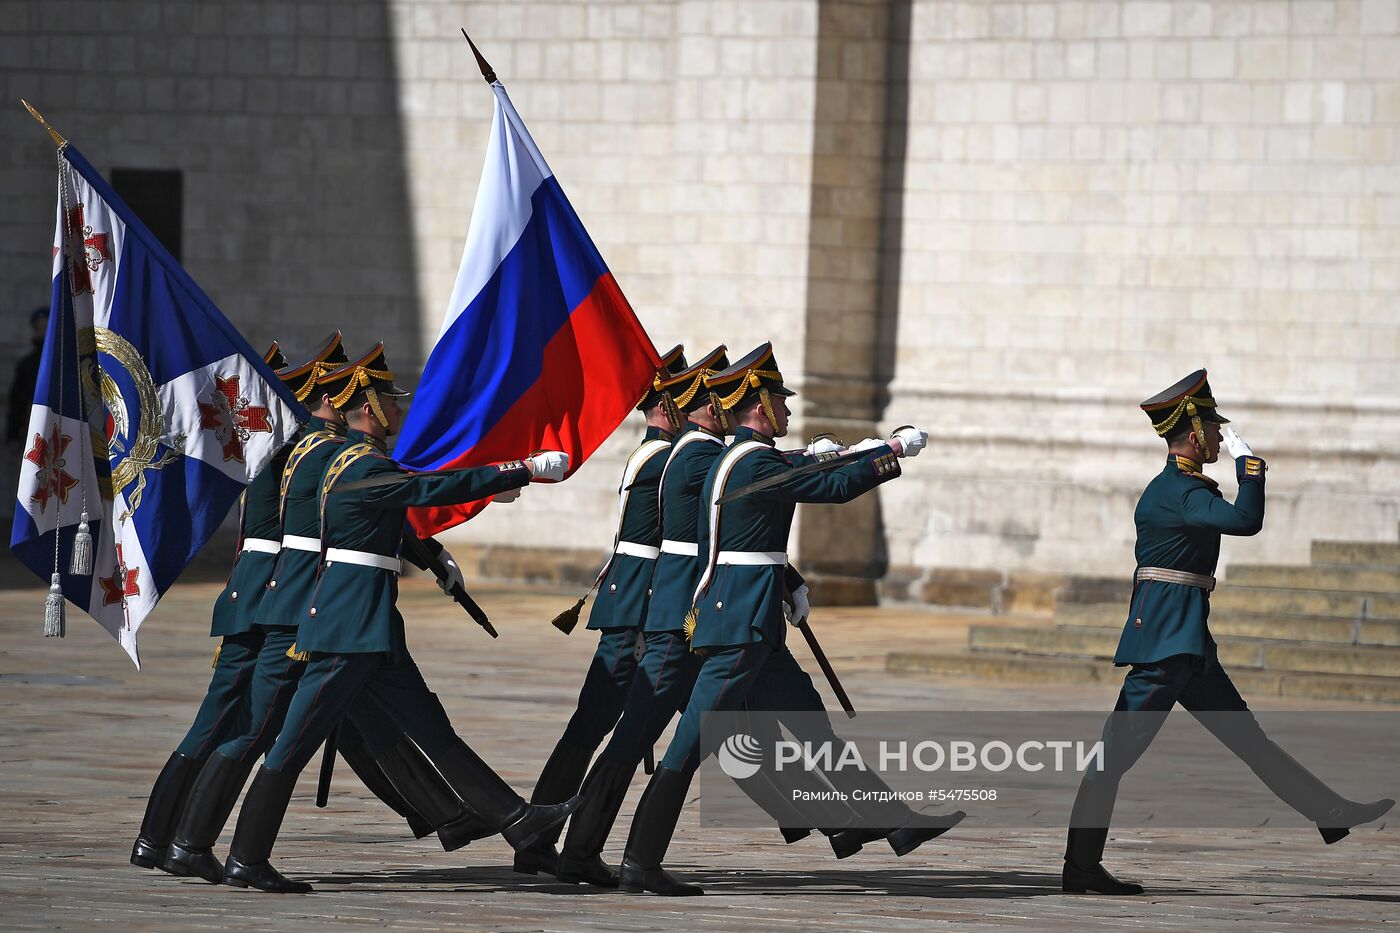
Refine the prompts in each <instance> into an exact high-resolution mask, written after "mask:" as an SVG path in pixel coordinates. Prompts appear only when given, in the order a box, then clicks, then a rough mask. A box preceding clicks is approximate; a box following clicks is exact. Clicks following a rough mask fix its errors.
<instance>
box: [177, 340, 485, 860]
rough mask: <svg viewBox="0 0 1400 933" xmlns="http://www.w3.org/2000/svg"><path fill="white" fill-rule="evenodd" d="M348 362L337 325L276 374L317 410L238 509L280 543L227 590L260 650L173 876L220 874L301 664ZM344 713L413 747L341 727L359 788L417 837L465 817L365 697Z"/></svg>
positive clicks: (182, 837) (205, 776) (184, 830)
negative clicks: (320, 491)
mask: <svg viewBox="0 0 1400 933" xmlns="http://www.w3.org/2000/svg"><path fill="white" fill-rule="evenodd" d="M346 362H347V358H346V355H345V351H344V349H343V348H342V345H341V335H340V333H339V332H338V331H337V332H336V333H334V334H332V335H331V336H330V337H329V338H328V339H327V340H326V341H325V342H324V345H323V347H322V349H321V350H320V351H319V352H318V353H316V355H315V356H313V357H312V358H311V359H310V360H308V361H307V362H306V363H304V364H303V365H301V366H298V367H295V368H293V369H287V370H283V371H282V372H281V373H279V375H280V377H281V378H282V381H283V382H284V383H286V384H287V386H288V388H290V389H291V390H292V393H293V395H294V396H295V397H296V399H297V401H299V402H302V403H303V404H309V405H315V408H314V410H313V411H312V413H311V417H310V418H309V419H308V421H307V423H306V425H305V426H304V428H303V430H302V432H301V434H300V435H299V438H298V440H297V441H296V442H295V444H294V445H293V446H292V447H291V452H290V454H289V455H288V456H286V457H285V458H279V461H278V463H277V464H276V465H275V466H278V467H280V469H275V470H274V471H273V472H272V473H268V474H265V475H267V476H268V477H269V478H270V479H272V480H275V481H276V482H275V488H276V493H275V494H271V495H269V491H270V490H271V489H272V488H274V483H271V482H267V481H262V478H261V477H259V481H261V482H262V485H260V486H259V485H257V482H258V481H255V488H254V489H253V491H254V493H255V495H254V496H250V498H249V508H248V509H247V510H245V515H254V516H256V519H255V521H254V522H253V523H251V524H250V525H249V527H250V528H252V529H254V530H255V531H258V532H259V533H261V534H263V536H264V537H263V538H262V539H260V541H264V542H268V541H270V542H273V543H276V544H278V546H279V548H280V552H274V551H272V549H271V548H270V547H269V546H267V545H266V544H263V545H262V550H260V551H256V552H255V553H263V554H271V556H272V562H271V565H270V566H269V565H268V564H267V563H266V562H264V563H263V564H261V565H260V566H259V567H258V568H257V572H256V574H254V573H252V572H248V573H242V574H237V576H238V578H239V586H241V587H242V589H241V591H238V590H234V591H233V592H232V593H231V595H230V601H231V602H237V603H238V604H239V605H240V607H241V608H242V609H243V611H244V612H245V614H246V616H247V617H248V620H247V622H246V624H247V625H248V627H249V628H250V629H253V630H257V631H258V632H260V633H261V637H262V650H261V651H260V652H259V654H258V657H257V659H256V666H255V668H254V670H253V671H252V674H251V675H250V678H251V683H252V686H251V689H250V690H249V692H248V701H247V702H248V715H247V716H245V717H244V718H245V722H244V724H243V726H242V728H239V729H235V730H233V731H232V734H230V735H228V736H227V737H226V738H225V740H224V741H223V743H222V744H221V745H220V746H219V747H218V748H217V749H216V750H215V751H214V752H213V753H212V754H211V755H210V756H209V759H208V761H207V762H206V763H205V765H204V767H203V769H202V770H201V771H200V773H199V777H198V779H197V781H196V782H195V784H194V787H193V789H192V790H191V792H190V794H189V798H188V801H187V803H186V804H185V807H184V813H183V816H182V817H181V818H180V820H179V823H178V830H177V831H176V833H175V838H174V841H173V842H172V843H171V844H170V847H169V849H168V851H167V853H166V855H165V858H164V859H163V860H162V861H161V862H160V867H161V868H162V869H164V870H165V871H168V872H170V873H171V874H174V875H181V876H191V875H192V876H195V877H199V878H203V879H205V880H206V881H209V882H211V883H213V884H218V883H219V882H220V881H222V880H223V865H222V864H221V863H220V862H219V860H218V858H217V857H215V855H214V853H213V846H214V843H215V842H216V841H217V840H218V837H219V833H220V832H221V831H222V830H223V827H224V824H225V823H226V822H227V821H228V817H229V814H230V813H231V812H232V811H233V806H234V804H235V803H236V802H237V800H238V795H239V794H240V793H241V792H242V790H243V785H244V783H245V782H246V781H247V778H248V773H249V772H250V771H251V770H252V768H253V765H254V764H255V763H256V762H257V760H258V758H260V757H262V755H263V754H264V753H265V752H267V750H268V749H270V748H271V747H272V743H273V742H274V741H275V740H276V738H277V733H278V731H279V730H280V728H281V726H282V722H283V719H284V718H285V717H286V714H287V708H288V706H289V705H290V704H291V700H292V695H293V693H294V692H295V690H296V686H297V682H298V681H299V680H300V678H301V674H302V671H303V669H304V668H305V663H304V662H305V658H304V657H302V656H301V655H300V654H299V653H298V652H297V651H296V648H295V641H296V633H297V622H298V615H299V610H300V609H301V608H303V607H304V606H305V605H306V602H307V600H308V599H309V596H310V592H311V588H312V586H313V585H314V583H315V579H316V570H317V564H318V562H319V558H320V553H319V552H320V542H319V541H318V540H317V538H316V537H314V536H315V535H316V534H317V533H318V531H317V525H318V523H319V520H320V509H319V504H318V499H317V496H316V490H317V487H318V484H319V481H320V475H321V473H322V472H323V471H324V468H325V464H326V462H327V461H328V458H329V457H330V456H331V455H333V453H334V451H336V450H338V449H339V448H340V447H341V445H342V444H343V443H344V442H345V425H344V420H343V418H342V417H341V415H340V413H339V412H338V411H337V410H336V408H335V406H334V405H333V404H331V398H332V397H333V396H335V395H337V394H338V393H339V392H340V391H342V390H343V389H344V388H345V386H346V385H348V383H349V379H350V376H349V373H348V371H346V370H345V369H344V368H343V366H344V364H345V363H346ZM264 584H265V586H264ZM351 719H352V720H353V721H354V722H355V723H358V724H359V725H360V726H361V727H362V728H364V729H365V730H366V731H368V732H371V733H372V734H379V735H384V734H386V733H387V734H388V737H387V738H380V739H379V742H378V744H379V745H381V746H391V747H392V746H395V745H397V744H399V743H400V742H402V744H403V745H405V746H409V747H412V748H413V754H408V753H407V752H406V751H396V752H395V753H393V754H388V753H381V754H379V755H378V756H375V755H374V754H372V752H371V751H370V750H369V749H368V748H366V747H365V743H364V741H363V740H362V739H361V738H360V736H359V733H358V732H357V730H356V728H355V727H354V726H352V725H345V726H343V727H342V729H341V740H342V741H341V743H340V751H341V754H342V755H343V756H344V757H345V758H346V759H347V760H348V761H350V762H351V766H352V768H353V769H354V771H355V773H356V774H357V775H359V776H360V778H361V780H362V781H363V782H364V784H365V786H366V787H368V788H369V789H370V790H371V791H373V792H374V793H375V794H376V796H378V797H380V799H382V800H383V801H384V802H385V803H386V804H388V805H389V807H390V808H392V809H393V810H395V811H396V812H397V813H399V814H400V815H402V816H404V817H405V818H406V819H407V820H408V822H409V826H410V828H411V829H412V830H413V832H414V834H415V835H416V836H419V837H421V836H423V835H427V834H428V833H431V832H433V831H434V830H435V829H438V828H439V827H445V826H446V824H449V823H451V822H452V821H453V820H456V819H457V818H459V817H460V816H461V815H462V807H461V805H460V801H457V798H456V796H455V795H453V794H451V792H450V789H448V788H446V785H445V784H444V783H443V782H442V778H441V777H440V776H439V775H438V773H437V771H436V770H435V769H434V768H433V766H432V764H431V763H430V762H429V761H427V759H426V758H424V757H423V755H422V753H421V752H417V750H416V746H413V744H412V743H411V742H408V741H407V740H406V739H404V738H403V734H402V732H401V731H399V730H398V729H397V727H396V726H394V724H393V721H392V719H391V718H390V717H389V716H387V715H386V714H384V713H383V711H381V710H378V709H376V708H375V707H374V705H373V703H372V701H368V700H367V701H366V702H364V703H360V704H356V705H354V706H352V709H351ZM376 757H377V758H378V759H379V760H378V761H376ZM386 772H387V773H388V774H393V775H395V780H394V781H390V780H389V778H388V776H386ZM396 785H397V786H396ZM398 787H402V788H404V790H405V793H404V794H401V793H400V792H399V790H398V789H397V788H398ZM435 790H436V791H438V793H437V794H436V795H434V794H433V791H435ZM405 795H407V796H408V797H410V798H412V802H410V800H406V799H405ZM446 798H450V800H451V802H452V803H453V804H454V806H451V807H446V806H444V805H443V804H442V803H441V801H443V800H444V799H446ZM420 811H422V812H420ZM462 844H464V843H462ZM444 845H445V846H446V845H447V840H446V839H444Z"/></svg>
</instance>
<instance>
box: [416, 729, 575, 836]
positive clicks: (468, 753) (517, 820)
mask: <svg viewBox="0 0 1400 933" xmlns="http://www.w3.org/2000/svg"><path fill="white" fill-rule="evenodd" d="M434 762H435V763H436V764H437V766H438V768H439V770H441V771H442V776H443V777H445V778H446V779H447V783H448V784H450V785H452V789H453V790H454V791H456V793H457V796H458V797H461V798H462V799H463V800H464V801H466V804H467V806H468V807H470V808H471V809H472V810H474V811H475V812H476V813H477V814H479V815H480V817H481V819H482V820H483V821H484V822H485V823H486V825H487V826H489V827H490V828H491V830H492V831H493V832H498V833H500V834H501V835H502V836H504V837H505V840H506V842H509V843H510V844H511V847H512V848H513V849H515V850H516V851H519V850H520V849H523V848H527V847H528V846H529V845H530V844H531V843H533V842H534V841H535V840H536V839H538V838H539V836H540V834H541V833H543V832H545V831H546V830H548V829H550V828H551V827H553V826H556V825H557V824H559V823H562V822H563V821H564V820H566V819H568V817H569V814H570V813H572V812H573V811H574V808H575V807H577V806H578V805H579V803H580V799H579V798H578V797H574V798H572V799H571V800H568V801H566V802H564V803H557V804H549V805H542V804H530V803H526V802H525V800H524V799H523V798H522V797H521V796H520V795H519V794H517V793H516V792H515V791H514V790H512V789H511V786H510V785H509V784H507V783H506V782H505V781H503V780H502V779H501V776H500V775H499V774H497V773H496V772H495V771H493V770H491V766H490V765H488V764H487V763H486V762H484V761H482V760H481V758H480V757H479V756H478V755H477V754H476V752H474V751H472V750H471V747H470V746H469V745H467V743H466V742H463V741H462V740H461V739H458V740H457V741H456V742H455V743H453V744H452V745H450V746H448V748H446V749H445V750H444V751H443V752H442V753H441V754H435V756H434Z"/></svg>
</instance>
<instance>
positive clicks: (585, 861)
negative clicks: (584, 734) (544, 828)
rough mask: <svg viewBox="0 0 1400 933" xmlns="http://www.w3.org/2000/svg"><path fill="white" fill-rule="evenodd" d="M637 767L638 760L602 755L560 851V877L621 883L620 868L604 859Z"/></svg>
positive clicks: (573, 881) (611, 884) (602, 883)
mask: <svg viewBox="0 0 1400 933" xmlns="http://www.w3.org/2000/svg"><path fill="white" fill-rule="evenodd" d="M636 770H637V766H636V765H635V764H630V765H629V764H625V763H623V762H621V761H613V760H612V759H609V758H599V759H598V763H597V764H596V765H594V766H593V771H592V772H591V773H590V774H589V775H588V780H587V781H586V782H585V783H584V788H583V804H582V805H581V806H580V807H579V808H578V810H577V811H576V812H575V813H574V815H573V818H572V819H571V820H570V821H569V832H568V834H567V835H566V836H565V837H564V851H562V852H560V853H559V870H558V872H557V875H558V878H559V880H560V881H567V882H569V883H571V884H577V883H579V882H580V881H586V882H588V883H589V884H592V885H597V886H598V887H600V888H615V887H617V872H616V871H614V870H613V868H612V866H611V865H608V864H607V863H606V862H604V861H603V856H602V852H603V846H604V845H605V844H607V841H608V833H610V832H611V831H612V827H613V823H614V822H616V821H617V811H618V810H620V809H622V800H623V798H625V797H626V796H627V788H628V786H630V785H631V783H632V775H633V774H634V773H635V772H636Z"/></svg>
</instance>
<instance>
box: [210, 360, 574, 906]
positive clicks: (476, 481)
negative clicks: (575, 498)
mask: <svg viewBox="0 0 1400 933" xmlns="http://www.w3.org/2000/svg"><path fill="white" fill-rule="evenodd" d="M346 369H347V370H348V371H349V372H348V379H347V383H346V388H345V389H344V390H342V392H341V393H340V394H338V395H337V396H336V397H335V398H333V399H332V402H333V403H334V404H335V405H336V407H337V408H339V409H341V410H342V411H344V412H345V413H346V420H347V423H348V425H349V428H350V432H349V437H348V440H349V443H348V444H347V445H346V446H345V447H343V448H342V449H341V450H340V451H339V452H338V453H337V454H336V455H335V457H334V459H333V460H332V461H331V462H330V464H329V465H328V466H327V468H326V472H325V474H324V476H323V477H322V479H321V485H320V500H321V516H322V518H321V528H320V535H319V538H320V541H321V558H322V562H323V569H322V570H321V573H320V575H319V577H318V578H317V583H316V586H315V588H314V590H313V592H312V593H311V595H310V600H309V603H310V604H309V605H308V606H307V607H306V609H305V610H304V611H302V612H300V613H299V614H300V618H301V624H300V626H299V628H298V631H297V646H298V648H300V649H301V650H302V651H306V652H308V653H309V661H308V663H307V668H306V672H305V673H304V674H303V675H302V678H301V680H300V682H299V684H298V685H297V690H296V693H295V695H294V696H293V698H292V702H291V707H290V708H289V710H288V713H287V718H286V721H285V722H284V724H283V726H282V730H281V732H280V733H279V734H278V737H277V741H276V743H275V744H274V745H273V747H272V749H271V751H269V752H268V755H267V758H266V759H265V761H264V763H263V766H262V767H261V768H260V769H259V770H258V773H257V776H256V777H255V778H254V779H253V784H252V786H251V787H250V788H249V790H248V794H247V797H246V798H245V799H244V802H243V807H242V809H241V810H240V811H239V818H238V824H237V827H236V829H235V831H234V837H233V842H232V843H231V845H230V846H229V856H228V860H227V863H226V865H225V872H224V882H225V883H226V884H230V885H233V886H235V887H255V888H258V889H260V890H263V891H272V892H278V893H302V892H305V891H309V890H310V889H311V886H310V885H308V884H305V883H303V882H297V881H291V880H289V879H287V878H285V877H283V876H282V875H281V874H280V873H279V872H278V871H277V870H276V869H274V868H273V867H272V865H271V864H270V862H269V861H268V857H269V855H270V854H271V852H272V848H273V845H274V843H275V842H276V838H277V833H278V831H279V829H280V827H281V824H282V819H283V816H284V815H285V813H286V809H287V805H288V803H289V802H290V800H291V794H292V789H293V787H294V786H295V784H296V779H297V775H298V774H300V772H301V770H302V769H303V768H304V767H305V766H306V764H307V763H308V762H309V761H310V760H311V756H312V755H313V754H314V753H315V750H316V749H317V748H318V747H319V746H320V745H321V743H322V742H323V741H324V740H325V738H326V737H327V735H329V733H330V731H331V729H332V728H334V726H335V725H336V724H337V723H338V722H340V720H341V718H342V716H344V715H345V713H346V711H347V710H348V709H349V707H350V705H351V703H352V702H353V701H354V700H355V699H356V698H357V697H359V696H361V695H362V694H367V695H368V696H369V697H370V698H372V699H373V700H375V701H376V702H377V703H379V704H380V706H381V707H382V708H383V709H385V710H387V711H389V713H390V715H391V716H392V717H393V719H394V721H395V722H396V723H397V724H398V725H399V726H400V727H401V728H402V729H403V731H404V732H405V733H406V734H407V735H408V736H409V737H410V738H412V739H413V741H414V742H415V743H416V744H417V745H418V746H420V747H421V748H422V749H423V751H424V752H425V753H426V754H427V755H428V757H429V758H431V759H432V761H433V762H434V763H435V764H436V765H437V767H438V768H439V770H440V771H441V772H442V775H443V777H444V778H446V779H447V781H448V783H449V784H450V785H451V786H452V788H453V790H454V791H456V792H457V793H458V795H459V796H460V797H462V799H464V800H467V801H468V803H469V804H470V805H471V807H472V809H473V810H474V811H476V813H478V814H479V815H480V816H481V818H482V819H483V820H484V821H485V822H486V823H487V824H488V825H490V827H491V829H492V830H493V831H495V832H500V833H501V834H502V835H503V836H505V838H506V840H507V841H508V842H510V843H511V845H512V846H514V847H515V848H517V849H519V848H522V847H525V846H528V845H530V844H531V843H532V842H534V840H535V838H536V837H537V836H538V835H539V833H541V832H542V831H544V830H545V829H547V828H548V827H550V826H552V825H555V824H556V823H558V822H560V821H562V820H563V819H565V818H566V817H567V815H568V814H569V812H570V811H571V810H572V809H573V807H574V806H576V804H577V801H576V800H574V801H569V802H567V803H563V804H557V805H554V806H535V805H531V804H528V803H526V802H525V801H524V800H523V799H521V798H520V796H519V795H518V794H516V793H515V792H514V791H513V790H511V788H510V786H509V785H507V784H506V783H505V782H504V781H502V780H501V779H500V777H499V776H497V775H496V774H495V773H494V772H492V771H491V770H490V769H489V768H488V767H487V766H486V765H485V763H484V762H482V761H481V759H480V758H479V757H477V755H476V754H475V753H474V752H473V751H472V750H471V748H470V747H468V746H467V744H466V743H465V742H463V741H462V740H461V739H460V738H459V737H458V736H457V734H456V732H455V731H454V730H453V728H452V724H451V722H450V721H449V720H448V718H447V714H446V712H445V711H444V710H443V708H442V704H441V703H440V702H439V701H438V699H437V697H436V696H435V695H434V694H433V693H432V692H431V691H430V690H429V689H428V687H427V685H426V684H425V683H424V681H423V677H422V674H421V673H420V672H419V670H418V666H417V665H416V664H415V663H414V661H413V658H412V656H411V655H410V654H409V652H408V646H407V644H406V641H405V633H404V622H403V617H402V616H401V615H400V614H399V612H398V609H397V608H396V606H395V603H396V601H397V596H398V573H399V570H400V566H401V565H400V563H399V557H398V552H399V547H400V542H401V540H402V537H403V533H404V526H405V522H406V509H407V507H409V506H413V505H453V504H458V503H463V502H470V501H473V500H476V499H481V498H484V497H486V496H491V495H495V494H498V493H502V492H506V491H509V490H514V489H518V488H519V487H522V486H524V485H525V484H527V483H529V482H530V481H531V479H532V478H534V479H546V480H559V479H562V478H563V475H564V472H565V470H566V469H567V465H568V457H567V455H565V454H563V453H560V452H557V451H547V452H544V453H541V454H536V455H534V456H533V457H531V458H530V459H529V460H528V461H519V460H517V461H512V462H510V463H502V464H497V465H495V466H487V467H478V468H471V469H463V470H453V471H444V472H441V473H426V474H415V473H409V472H407V471H405V470H403V469H402V468H401V467H399V466H398V465H397V464H395V463H394V461H393V460H392V459H390V458H389V457H388V455H387V454H386V453H385V440H384V439H385V437H386V436H387V435H388V434H391V433H393V432H395V431H397V430H398V428H399V426H400V424H401V423H402V419H403V412H402V410H401V409H400V407H399V404H398V399H399V398H402V397H403V396H404V395H406V394H407V393H405V392H404V391H403V390H402V389H399V388H398V387H397V386H395V385H394V374H393V372H392V371H391V370H390V369H389V368H388V365H387V363H386V362H385V359H384V353H383V348H382V345H381V346H380V347H378V348H376V350H375V352H373V353H372V354H370V355H369V356H367V357H365V358H363V359H361V360H359V361H357V362H356V363H354V364H351V365H350V366H348V367H346Z"/></svg>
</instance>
